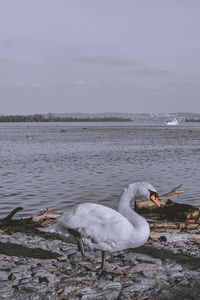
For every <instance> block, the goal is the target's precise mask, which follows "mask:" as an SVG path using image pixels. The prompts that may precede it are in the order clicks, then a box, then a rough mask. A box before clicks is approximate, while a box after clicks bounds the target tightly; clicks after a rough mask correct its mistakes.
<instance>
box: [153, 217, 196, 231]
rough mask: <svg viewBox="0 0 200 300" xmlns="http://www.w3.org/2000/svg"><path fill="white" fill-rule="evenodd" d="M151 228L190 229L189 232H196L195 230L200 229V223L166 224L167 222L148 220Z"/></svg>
mask: <svg viewBox="0 0 200 300" xmlns="http://www.w3.org/2000/svg"><path fill="white" fill-rule="evenodd" d="M147 222H148V223H149V226H150V228H154V229H165V230H166V229H180V230H183V229H188V230H194V229H200V223H188V222H166V221H157V220H156V221H154V220H148V219H147Z"/></svg>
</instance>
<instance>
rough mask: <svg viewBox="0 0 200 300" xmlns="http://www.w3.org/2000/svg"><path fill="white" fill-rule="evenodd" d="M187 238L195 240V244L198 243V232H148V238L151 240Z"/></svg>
mask: <svg viewBox="0 0 200 300" xmlns="http://www.w3.org/2000/svg"><path fill="white" fill-rule="evenodd" d="M176 237H177V238H180V237H183V238H187V239H188V240H190V241H192V242H195V243H197V244H199V243H200V234H195V233H184V234H183V233H179V232H172V233H168V232H165V233H163V232H156V231H152V232H151V233H150V239H151V240H153V241H156V240H165V241H169V240H170V239H171V240H172V241H173V239H174V240H175V238H176Z"/></svg>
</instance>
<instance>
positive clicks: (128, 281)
mask: <svg viewBox="0 0 200 300" xmlns="http://www.w3.org/2000/svg"><path fill="white" fill-rule="evenodd" d="M163 235H164V234H163ZM0 236H1V242H0V299H12V300H13V299H16V300H18V299H19V300H24V299H31V300H37V299H38V300H50V299H58V300H64V299H72V300H78V299H82V300H91V299H95V300H98V299H99V300H102V299H109V300H112V299H123V300H128V299H142V300H145V299H154V300H156V299H161V300H162V299H163V300H166V299H170V300H173V299H181V300H184V299H185V300H186V299H187V300H188V299H194V300H197V299H200V253H199V244H195V243H194V242H190V241H189V240H187V239H186V238H181V239H177V238H176V239H171V240H169V241H166V239H161V241H151V240H149V242H148V243H146V244H145V245H144V246H142V247H140V248H137V249H130V250H126V251H123V252H117V253H114V254H113V255H107V260H106V272H102V273H100V272H99V271H98V270H97V267H98V266H99V265H100V260H101V254H100V252H99V251H96V252H89V251H87V252H86V254H87V256H88V257H90V258H92V259H93V260H94V262H93V263H91V262H88V261H85V260H84V259H83V258H82V256H81V254H80V252H78V251H77V247H76V245H75V244H71V243H66V242H64V241H63V240H60V239H59V238H58V237H53V238H52V237H50V236H49V235H45V234H44V233H43V234H42V235H41V234H38V235H37V234H31V233H23V232H7V233H6V232H3V231H1V232H0Z"/></svg>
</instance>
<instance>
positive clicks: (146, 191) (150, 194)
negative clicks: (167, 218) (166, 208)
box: [138, 182, 160, 207]
mask: <svg viewBox="0 0 200 300" xmlns="http://www.w3.org/2000/svg"><path fill="white" fill-rule="evenodd" d="M138 192H139V193H141V194H143V195H144V196H145V197H146V198H147V199H149V200H150V201H153V202H154V203H155V204H156V205H157V206H159V207H160V203H159V201H158V198H159V195H158V192H157V190H156V189H155V188H154V186H153V185H151V184H150V183H148V182H139V183H138Z"/></svg>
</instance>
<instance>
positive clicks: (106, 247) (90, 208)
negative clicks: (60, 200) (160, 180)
mask: <svg viewBox="0 0 200 300" xmlns="http://www.w3.org/2000/svg"><path fill="white" fill-rule="evenodd" d="M137 193H139V194H141V195H144V196H145V197H146V198H148V199H149V200H152V201H154V202H155V203H156V204H157V205H158V206H160V204H159V202H158V199H157V197H158V194H157V191H156V189H155V188H154V187H153V186H152V185H151V184H149V183H147V182H135V183H132V184H130V185H129V186H128V188H127V189H125V190H124V192H123V194H122V196H121V198H120V200H119V204H118V210H119V212H117V211H115V210H114V209H112V208H109V207H106V206H104V205H100V204H95V203H83V204H78V205H77V206H75V207H74V208H72V209H69V210H68V211H67V212H66V213H64V214H63V215H62V216H61V217H59V218H58V219H57V222H56V224H54V225H53V226H51V227H48V228H45V229H42V231H49V232H56V233H59V234H61V235H64V236H68V235H69V232H70V233H71V234H72V235H73V236H74V237H75V238H76V240H77V242H78V246H79V248H80V250H81V253H82V254H83V255H85V254H84V246H83V244H85V245H87V246H88V247H89V248H90V249H91V250H92V249H99V250H101V251H102V262H101V267H100V268H101V269H103V268H104V261H105V252H115V251H121V250H124V249H127V248H136V247H139V246H141V245H143V244H144V243H145V242H146V241H147V240H148V238H149V233H150V229H149V225H148V223H147V221H146V220H145V219H144V218H143V217H142V216H140V215H139V214H137V213H136V212H135V211H134V210H132V208H131V206H130V202H131V200H132V198H133V197H134V196H135V195H136V194H137Z"/></svg>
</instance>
